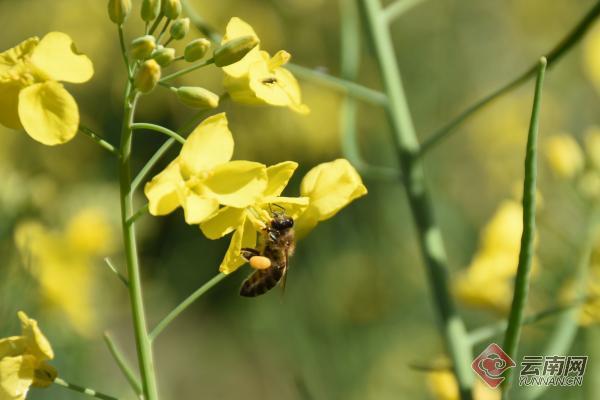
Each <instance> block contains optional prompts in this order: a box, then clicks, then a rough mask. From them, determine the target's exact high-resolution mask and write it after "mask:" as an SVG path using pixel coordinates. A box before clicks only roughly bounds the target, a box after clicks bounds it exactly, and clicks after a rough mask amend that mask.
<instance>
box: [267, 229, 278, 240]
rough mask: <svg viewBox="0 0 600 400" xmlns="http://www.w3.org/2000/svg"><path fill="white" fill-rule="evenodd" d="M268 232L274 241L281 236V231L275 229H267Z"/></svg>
mask: <svg viewBox="0 0 600 400" xmlns="http://www.w3.org/2000/svg"><path fill="white" fill-rule="evenodd" d="M267 234H268V235H269V239H271V241H273V242H274V241H276V240H277V239H278V238H279V232H278V231H277V230H275V229H270V228H269V229H267Z"/></svg>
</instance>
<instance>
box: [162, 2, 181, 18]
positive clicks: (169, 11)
mask: <svg viewBox="0 0 600 400" xmlns="http://www.w3.org/2000/svg"><path fill="white" fill-rule="evenodd" d="M162 10H163V13H164V14H165V16H166V17H167V18H169V19H177V18H179V16H180V15H181V1H180V0H163V2H162Z"/></svg>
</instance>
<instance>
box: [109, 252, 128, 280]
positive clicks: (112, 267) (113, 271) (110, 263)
mask: <svg viewBox="0 0 600 400" xmlns="http://www.w3.org/2000/svg"><path fill="white" fill-rule="evenodd" d="M104 263H105V264H106V265H107V266H108V268H109V269H110V270H111V272H112V273H113V274H115V275H116V276H117V278H119V280H120V281H121V282H123V284H124V285H125V287H129V282H127V278H125V277H124V276H123V274H121V273H120V272H119V270H117V268H116V267H115V266H114V264H113V263H112V261H111V260H110V258H108V257H106V258H105V259H104Z"/></svg>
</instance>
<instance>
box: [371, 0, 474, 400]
mask: <svg viewBox="0 0 600 400" xmlns="http://www.w3.org/2000/svg"><path fill="white" fill-rule="evenodd" d="M361 4H362V5H363V9H364V12H365V16H366V21H367V24H368V29H369V31H370V34H371V37H372V39H373V42H374V45H375V53H376V56H377V59H378V61H379V69H380V73H381V75H382V78H383V82H384V86H385V91H386V93H387V95H388V98H389V107H388V108H387V113H388V119H389V121H390V124H391V126H392V130H393V133H394V135H393V140H394V145H395V147H396V153H397V155H398V159H399V164H400V165H401V167H402V172H403V179H404V186H405V189H406V194H407V196H408V200H409V203H410V207H411V211H412V214H413V218H414V221H415V225H416V228H417V231H418V239H419V245H420V248H421V252H422V255H423V258H424V261H425V265H426V267H427V273H428V279H429V284H430V286H431V289H432V294H433V297H434V302H435V306H436V309H437V313H438V317H439V322H440V324H441V331H442V335H443V338H444V341H445V345H446V348H447V350H448V353H449V355H450V358H451V360H452V364H453V368H454V373H455V374H456V378H457V381H458V386H459V392H460V396H461V399H463V400H465V399H468V400H470V399H472V393H471V388H472V385H473V371H472V370H471V362H472V360H473V357H472V350H471V347H470V343H469V341H468V336H467V333H466V328H465V325H464V323H463V321H462V319H461V318H460V316H459V315H458V313H457V312H456V309H455V306H454V301H453V299H452V296H451V295H450V290H449V283H448V266H447V263H448V261H447V258H446V252H445V249H444V243H443V240H442V234H441V231H440V228H439V226H438V225H437V222H436V220H435V216H434V212H433V205H432V201H431V197H430V195H429V193H428V191H427V188H426V186H425V175H424V171H423V165H422V162H421V160H420V159H418V158H417V157H416V155H417V154H418V153H419V151H420V145H419V142H418V141H417V136H416V133H415V129H414V126H413V123H412V118H411V115H410V111H409V108H408V104H407V101H406V97H405V94H404V89H403V85H402V78H401V75H400V70H399V68H398V64H397V62H396V54H395V51H394V46H393V43H392V38H391V35H390V32H389V28H388V26H387V24H385V23H384V21H383V17H382V15H383V14H382V8H381V4H380V3H379V0H362V3H361Z"/></svg>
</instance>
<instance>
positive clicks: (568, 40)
mask: <svg viewBox="0 0 600 400" xmlns="http://www.w3.org/2000/svg"><path fill="white" fill-rule="evenodd" d="M598 16H600V2H598V3H596V5H594V6H593V7H592V8H591V9H590V10H589V11H588V12H587V13H586V14H585V15H584V16H583V18H582V19H581V20H580V21H579V22H578V23H577V25H575V27H574V28H573V29H572V30H571V31H570V32H569V33H568V34H567V35H566V36H565V37H564V38H563V40H561V41H560V42H559V43H558V44H557V45H556V46H555V47H554V48H553V49H552V50H551V51H550V53H548V55H547V56H546V60H547V62H548V66H552V65H554V64H555V63H556V62H557V61H558V60H560V59H561V57H562V56H564V55H565V54H566V53H567V52H568V51H569V50H571V49H572V48H573V46H575V44H577V43H578V42H579V40H581V38H582V37H583V35H585V33H586V32H587V31H588V29H589V28H590V27H591V26H592V23H593V22H594V21H595V20H596V18H598ZM536 71H537V63H536V64H534V65H532V66H531V67H530V68H529V69H527V70H526V71H525V72H523V73H522V74H521V75H519V76H517V77H516V78H515V79H513V80H512V81H510V82H508V83H506V84H505V85H503V86H501V87H499V88H498V89H496V90H494V91H493V92H491V93H490V94H488V95H487V96H485V97H484V98H482V99H481V100H479V101H478V102H476V103H475V104H473V105H472V106H470V107H469V108H467V109H466V110H465V111H463V112H462V113H461V114H460V115H458V116H457V117H456V118H454V119H453V120H452V121H450V122H449V123H447V124H446V125H444V126H443V127H441V128H440V129H438V130H437V131H436V132H434V133H433V134H431V135H430V136H429V137H428V138H427V139H426V140H425V141H424V142H423V145H422V146H421V153H420V155H424V154H425V153H426V152H428V151H429V150H431V149H432V148H434V147H435V145H437V144H438V143H439V142H440V141H442V140H443V139H445V138H446V137H448V136H449V135H450V134H451V133H452V132H454V129H455V128H456V127H458V126H459V125H460V124H462V123H463V122H464V121H466V120H467V119H468V118H469V117H470V116H471V115H473V114H475V113H476V112H477V111H479V110H480V109H482V108H483V107H485V106H486V105H488V104H489V103H491V102H492V101H494V100H496V99H497V98H498V97H500V96H502V95H503V94H505V93H508V92H510V91H511V90H513V89H516V88H517V87H519V86H521V85H522V84H523V83H525V82H527V81H528V80H529V79H530V78H532V77H534V76H535V74H536Z"/></svg>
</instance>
